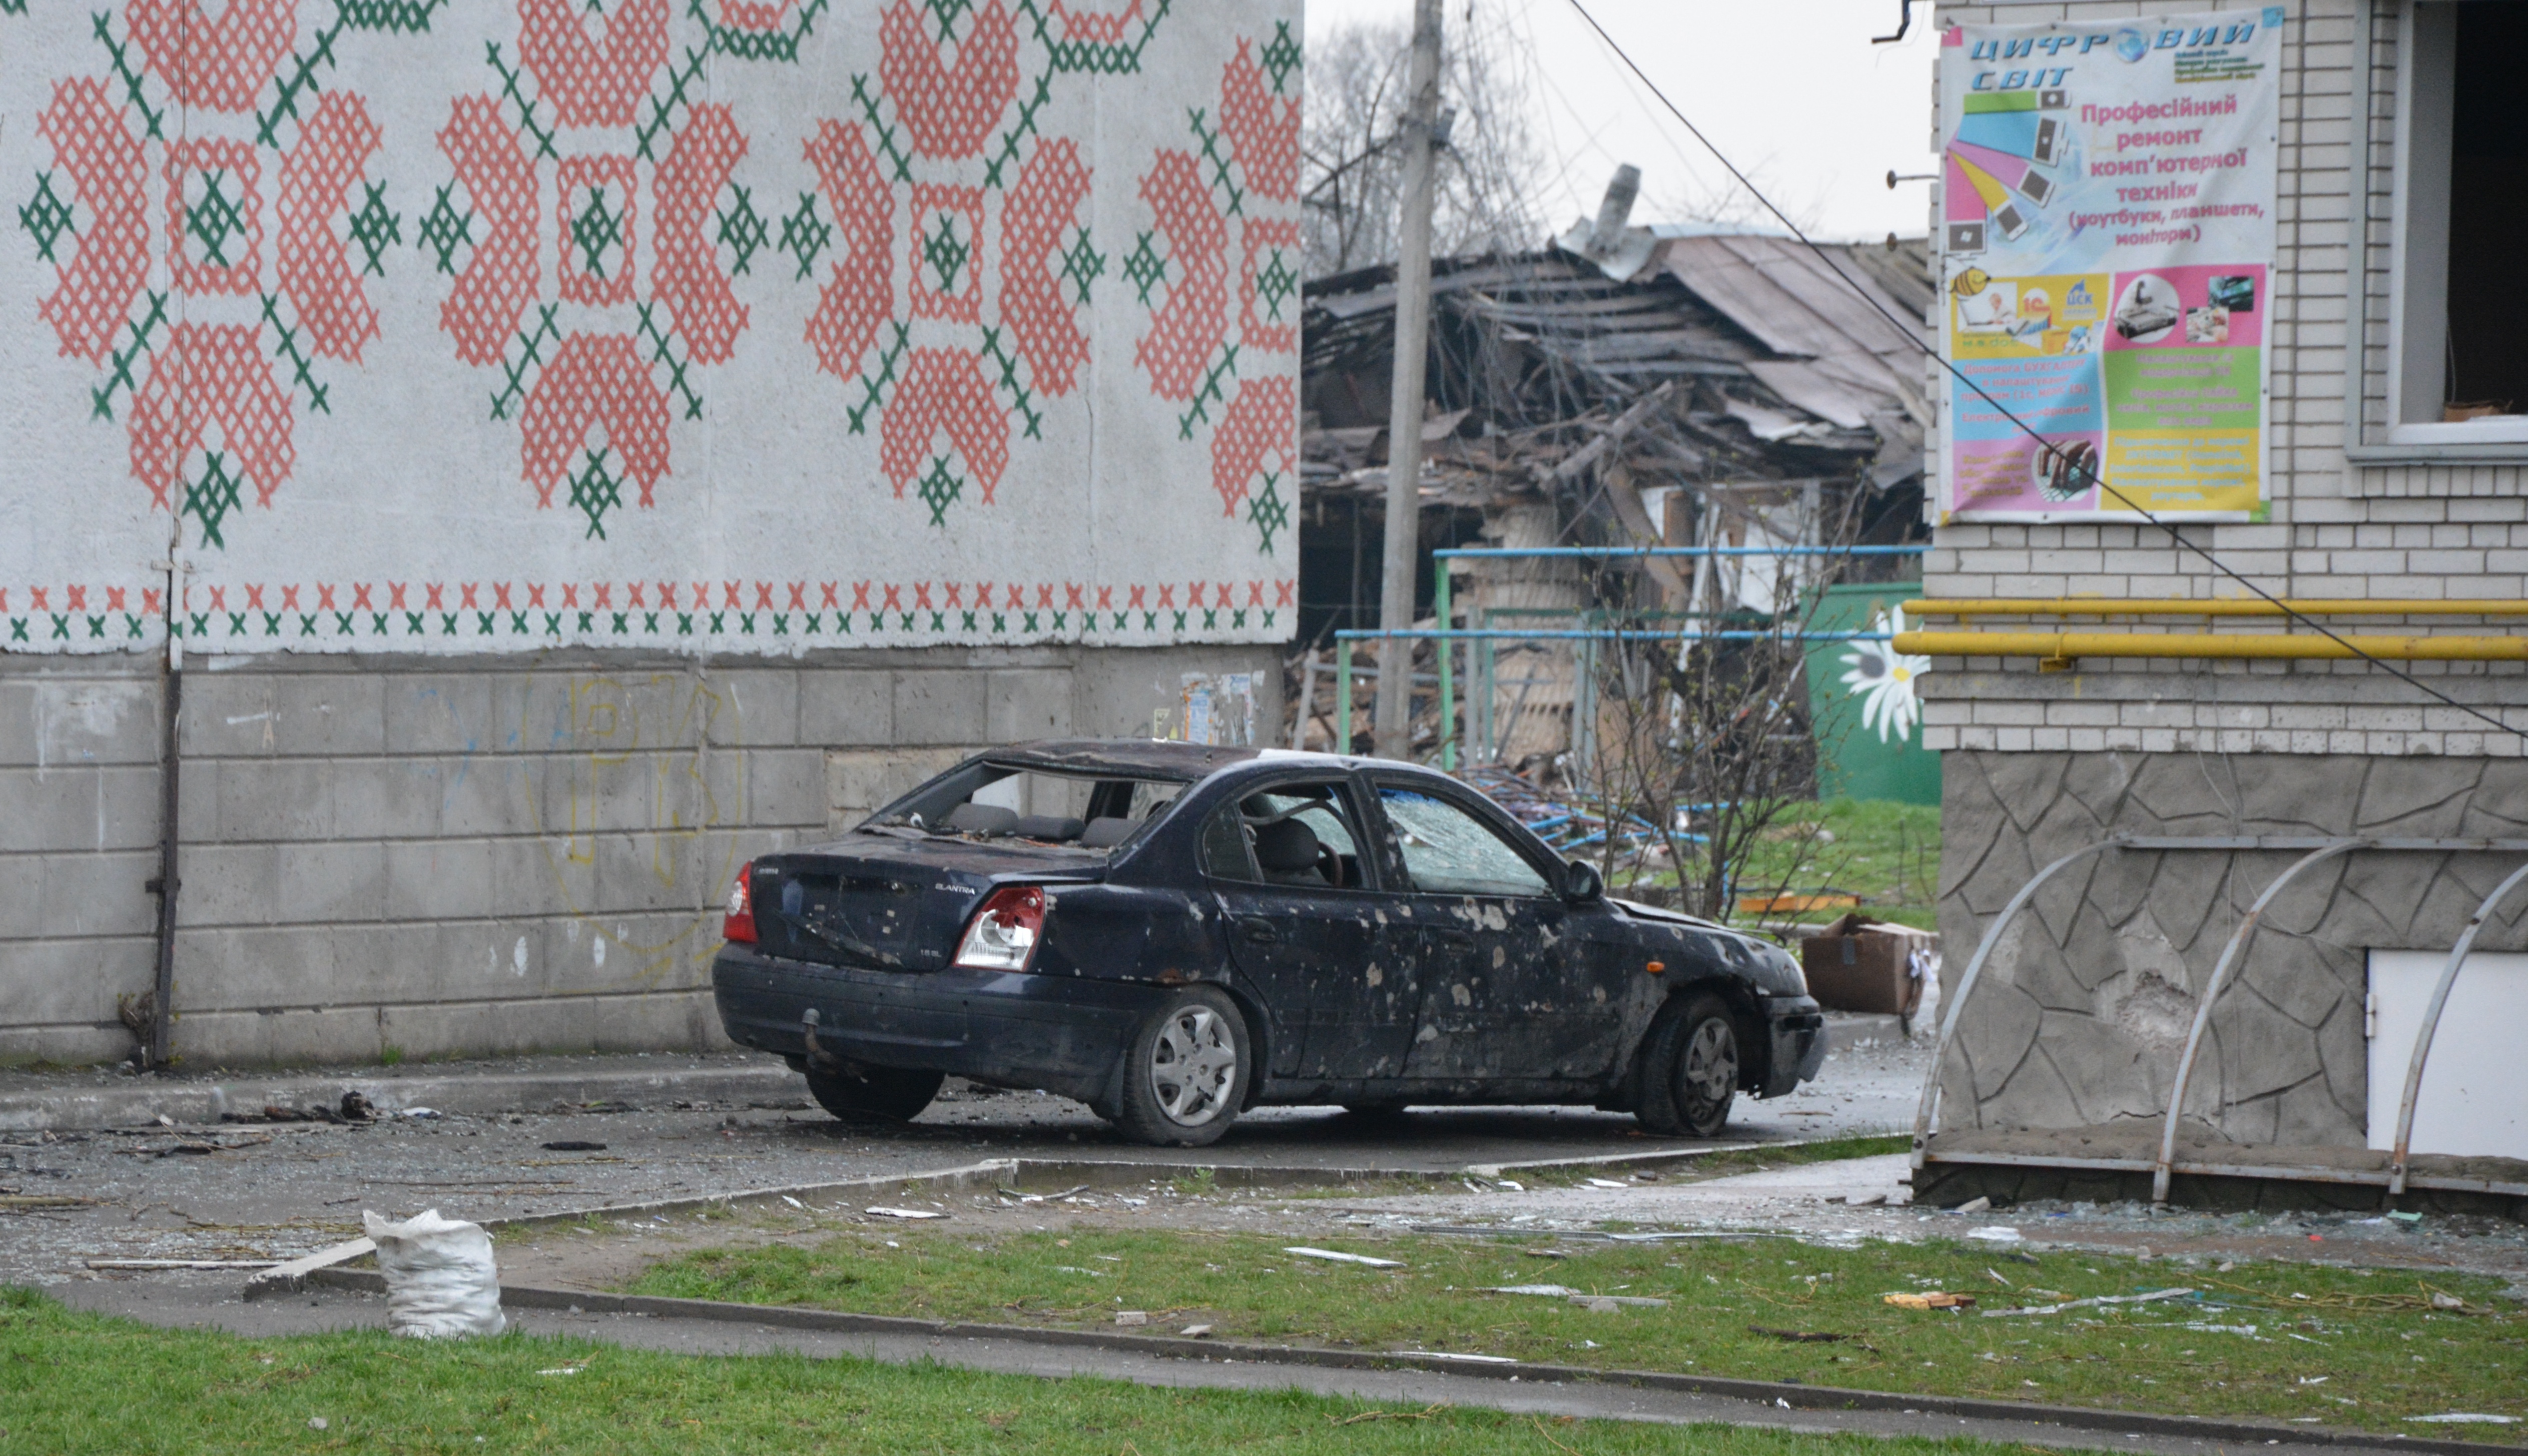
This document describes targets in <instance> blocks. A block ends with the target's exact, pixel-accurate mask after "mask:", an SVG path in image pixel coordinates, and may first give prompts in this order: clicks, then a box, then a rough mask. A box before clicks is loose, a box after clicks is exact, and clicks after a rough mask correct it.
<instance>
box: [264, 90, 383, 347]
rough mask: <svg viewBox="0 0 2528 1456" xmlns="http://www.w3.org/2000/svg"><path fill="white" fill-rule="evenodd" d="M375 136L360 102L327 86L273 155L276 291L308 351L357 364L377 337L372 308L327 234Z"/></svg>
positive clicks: (345, 207)
mask: <svg viewBox="0 0 2528 1456" xmlns="http://www.w3.org/2000/svg"><path fill="white" fill-rule="evenodd" d="M378 139H379V133H378V124H377V123H376V122H374V121H372V120H370V118H369V108H368V106H367V105H366V104H365V103H364V102H362V101H361V100H360V98H359V97H357V96H355V95H352V94H351V93H349V92H347V91H334V92H330V93H328V94H327V95H326V96H325V98H324V99H323V100H321V101H319V102H318V103H317V104H316V114H315V115H314V116H311V117H309V118H308V119H307V124H306V125H305V126H303V127H301V128H300V129H299V130H298V141H297V144H296V145H294V146H292V147H290V151H289V154H288V155H286V156H284V157H283V158H282V159H281V249H280V252H281V259H280V263H281V267H280V272H281V290H282V291H283V292H284V293H287V294H289V295H290V307H292V308H294V309H296V310H297V311H298V325H299V327H300V328H302V329H304V330H306V331H307V336H308V338H310V339H311V340H313V341H314V343H315V345H316V352H318V353H320V354H322V355H324V356H325V357H326V358H329V359H348V360H350V361H352V362H354V363H357V362H358V361H359V357H360V349H361V346H362V345H364V344H366V343H367V342H368V341H369V340H370V339H372V338H377V337H378V311H377V309H375V308H374V307H372V306H370V303H369V295H368V291H367V290H366V289H365V288H363V287H361V286H360V272H359V270H358V269H357V268H354V267H353V266H352V265H351V254H350V250H349V249H348V248H346V247H344V246H343V245H342V235H341V234H337V233H336V232H335V231H334V220H335V219H336V218H337V217H340V216H341V215H342V214H343V213H344V212H347V211H349V210H350V205H351V197H350V192H351V187H352V184H353V183H355V182H358V181H359V180H360V174H361V173H362V172H364V171H366V170H367V168H368V165H369V158H371V157H373V156H376V155H377V151H378Z"/></svg>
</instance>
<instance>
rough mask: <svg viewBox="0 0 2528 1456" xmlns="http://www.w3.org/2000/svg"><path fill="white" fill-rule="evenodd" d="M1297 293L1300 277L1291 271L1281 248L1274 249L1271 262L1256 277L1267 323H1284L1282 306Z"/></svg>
mask: <svg viewBox="0 0 2528 1456" xmlns="http://www.w3.org/2000/svg"><path fill="white" fill-rule="evenodd" d="M1297 291H1299V276H1298V275H1297V274H1295V273H1292V272H1291V271H1290V259H1289V257H1288V256H1287V255H1285V254H1284V253H1283V251H1282V250H1281V249H1280V248H1275V249H1273V251H1272V259H1271V261H1270V262H1267V263H1266V264H1265V265H1264V271H1263V272H1261V273H1258V274H1256V275H1255V296H1257V297H1258V298H1261V299H1263V300H1264V308H1265V318H1266V321H1267V322H1270V323H1276V324H1278V323H1280V322H1282V306H1283V305H1284V304H1286V303H1289V302H1290V295H1291V294H1293V293H1296V292H1297Z"/></svg>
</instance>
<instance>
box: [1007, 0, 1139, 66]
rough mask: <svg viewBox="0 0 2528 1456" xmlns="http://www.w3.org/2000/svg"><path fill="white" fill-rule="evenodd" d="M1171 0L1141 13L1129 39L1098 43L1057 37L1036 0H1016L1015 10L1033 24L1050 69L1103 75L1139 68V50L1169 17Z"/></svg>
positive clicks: (1050, 22) (1048, 18)
mask: <svg viewBox="0 0 2528 1456" xmlns="http://www.w3.org/2000/svg"><path fill="white" fill-rule="evenodd" d="M1170 3H1171V0H1157V3H1155V4H1153V5H1151V6H1150V7H1149V8H1148V9H1147V10H1146V11H1145V12H1144V13H1143V15H1142V17H1141V31H1140V33H1139V34H1138V35H1135V36H1133V37H1132V39H1131V40H1129V41H1124V42H1119V43H1117V44H1114V45H1100V44H1097V43H1096V42H1093V41H1085V40H1057V39H1056V38H1054V34H1053V23H1052V20H1051V18H1050V17H1049V16H1047V15H1046V13H1045V10H1044V7H1043V6H1042V5H1041V4H1039V3H1038V0H1018V7H1017V8H1018V11H1019V13H1020V14H1021V15H1024V16H1026V17H1027V20H1028V22H1029V23H1030V24H1032V25H1033V26H1035V37H1036V39H1038V40H1040V41H1042V42H1043V43H1044V46H1045V49H1046V51H1047V52H1049V53H1050V58H1051V60H1052V62H1053V69H1054V70H1056V71H1062V72H1083V71H1084V72H1094V73H1097V74H1099V75H1104V76H1129V75H1132V74H1134V73H1136V72H1138V71H1139V70H1140V69H1141V52H1142V51H1143V50H1144V49H1146V48H1147V47H1148V46H1149V43H1150V37H1151V36H1152V35H1153V34H1155V33H1157V31H1158V28H1159V23H1160V22H1161V21H1164V20H1166V19H1167V18H1168V6H1169V4H1170Z"/></svg>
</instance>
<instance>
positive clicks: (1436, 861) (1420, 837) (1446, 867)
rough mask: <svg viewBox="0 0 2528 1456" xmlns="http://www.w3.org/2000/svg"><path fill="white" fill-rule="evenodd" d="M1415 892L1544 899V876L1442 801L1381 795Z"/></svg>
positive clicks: (1402, 792)
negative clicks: (1530, 896) (1523, 896)
mask: <svg viewBox="0 0 2528 1456" xmlns="http://www.w3.org/2000/svg"><path fill="white" fill-rule="evenodd" d="M1378 800H1379V804H1380V806H1382V807H1384V808H1385V809H1386V810H1387V822H1388V826H1389V827H1390V828H1391V829H1393V830H1394V831H1395V834H1396V847H1397V848H1398V849H1400V850H1402V851H1403V852H1404V870H1405V873H1407V874H1409V875H1411V876H1412V877H1413V888H1414V889H1416V890H1420V891H1423V892H1424V893H1426V894H1432V895H1546V894H1550V893H1552V892H1551V891H1550V890H1549V888H1548V887H1547V885H1546V883H1545V876H1543V875H1541V874H1539V873H1537V872H1536V866H1534V865H1532V864H1530V863H1528V862H1527V857H1526V856H1524V855H1521V854H1520V853H1519V852H1518V851H1516V850H1514V849H1511V848H1510V847H1509V845H1508V843H1507V842H1506V841H1504V840H1502V838H1501V836H1500V835H1498V834H1496V833H1494V832H1493V830H1492V828H1491V827H1490V826H1489V825H1487V824H1485V823H1484V822H1483V821H1482V820H1480V819H1477V818H1476V817H1475V816H1474V815H1472V814H1470V813H1467V812H1466V811H1465V810H1464V809H1461V808H1459V807H1457V806H1455V805H1453V804H1450V803H1448V801H1447V800H1444V799H1435V798H1433V797H1432V796H1430V795H1428V794H1420V793H1416V792H1414V791H1413V790H1411V789H1401V788H1396V787H1395V786H1393V785H1390V786H1386V787H1382V788H1381V789H1380V790H1379V791H1378Z"/></svg>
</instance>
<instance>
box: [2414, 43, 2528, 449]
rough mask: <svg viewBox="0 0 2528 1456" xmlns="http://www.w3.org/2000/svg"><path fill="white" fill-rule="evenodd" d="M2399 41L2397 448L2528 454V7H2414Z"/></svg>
mask: <svg viewBox="0 0 2528 1456" xmlns="http://www.w3.org/2000/svg"><path fill="white" fill-rule="evenodd" d="M2398 38H2399V44H2398V46H2397V54H2398V55H2399V56H2401V57H2403V64H2402V65H2401V66H2400V67H2399V74H2398V77H2397V97H2396V101H2397V105H2396V225H2395V226H2396V253H2395V257H2396V298H2395V305H2394V306H2395V310H2396V311H2395V316H2394V317H2395V324H2394V338H2395V347H2394V349H2393V351H2392V356H2391V364H2390V382H2389V397H2390V401H2391V403H2392V405H2393V406H2394V409H2395V416H2394V420H2393V422H2392V424H2391V426H2390V430H2389V440H2390V442H2393V443H2399V444H2402V443H2414V444H2420V443H2426V442H2450V443H2461V442H2466V443H2478V442H2481V443H2492V442H2518V443H2521V444H2523V445H2528V271H2523V270H2522V269H2521V268H2520V267H2519V264H2518V247H2519V239H2520V238H2521V237H2522V236H2523V235H2528V188H2523V187H2522V186H2521V185H2520V184H2519V181H2518V179H2519V177H2520V175H2521V168H2522V167H2523V166H2528V108H2523V107H2521V106H2520V105H2519V103H2518V93H2517V89H2516V82H2515V78H2514V76H2513V74H2512V68H2513V67H2514V66H2515V63H2516V60H2517V58H2518V57H2519V56H2521V55H2523V54H2528V3H2520V0H2431V3H2419V4H2414V5H2409V6H2407V7H2406V8H2405V10H2404V18H2403V23H2402V27H2401V33H2400V35H2399V37H2398Z"/></svg>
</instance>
